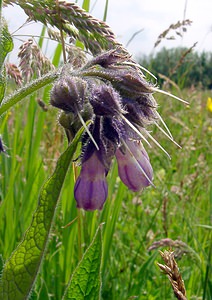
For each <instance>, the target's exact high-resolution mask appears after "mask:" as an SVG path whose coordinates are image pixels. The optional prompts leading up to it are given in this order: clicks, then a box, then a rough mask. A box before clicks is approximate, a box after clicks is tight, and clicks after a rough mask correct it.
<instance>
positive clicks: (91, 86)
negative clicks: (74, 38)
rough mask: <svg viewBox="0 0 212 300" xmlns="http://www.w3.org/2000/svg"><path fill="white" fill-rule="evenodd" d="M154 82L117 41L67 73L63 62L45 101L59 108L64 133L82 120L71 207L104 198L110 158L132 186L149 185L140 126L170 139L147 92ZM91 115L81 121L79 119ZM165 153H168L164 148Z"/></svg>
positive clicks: (97, 205)
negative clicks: (155, 128)
mask: <svg viewBox="0 0 212 300" xmlns="http://www.w3.org/2000/svg"><path fill="white" fill-rule="evenodd" d="M155 91H159V90H157V88H156V87H155V86H154V85H152V84H150V83H148V82H147V81H146V80H145V77H144V75H143V73H142V72H141V69H140V68H139V65H137V64H136V63H134V62H133V61H132V60H131V58H130V55H128V54H127V53H126V51H125V50H123V49H122V48H121V47H118V48H116V49H114V50H109V51H107V52H104V53H102V54H100V55H98V56H97V57H95V58H94V59H92V60H91V61H89V62H88V63H87V64H86V65H84V66H83V67H82V68H80V69H78V70H76V71H75V72H74V74H73V71H71V68H70V67H69V65H68V64H67V65H65V66H64V67H63V70H62V72H61V76H60V77H59V79H58V80H57V82H56V83H55V85H54V87H53V89H52V92H51V104H52V105H53V106H55V107H57V108H60V109H62V110H63V113H62V120H63V122H62V123H61V124H62V125H63V126H64V124H65V126H64V127H65V129H66V132H70V134H67V136H68V137H69V138H70V136H72V135H73V131H76V126H78V125H77V124H80V123H82V124H83V126H85V129H86V131H85V134H84V136H83V138H82V155H81V165H82V166H81V172H80V175H79V177H78V179H77V181H76V184H75V189H74V195H75V199H76V201H77V207H79V208H83V209H85V210H95V209H102V207H103V205H104V202H105V200H106V198H107V182H106V176H107V174H108V172H109V169H110V166H111V162H112V159H113V158H116V159H117V162H118V170H119V176H120V178H121V180H122V181H123V183H124V184H125V185H126V186H127V187H128V188H129V189H130V190H132V191H134V192H138V191H141V190H143V189H144V188H145V187H147V186H149V185H153V183H152V180H153V170H152V166H151V163H150V160H149V157H148V154H147V152H146V150H145V149H144V146H143V144H142V142H145V143H147V144H148V145H149V142H148V138H150V139H151V140H153V141H154V142H155V144H156V145H157V146H159V147H160V148H161V149H162V150H163V151H164V152H165V153H167V152H166V151H165V150H164V149H163V148H162V146H161V145H160V144H159V143H158V142H157V141H156V140H155V139H154V138H153V137H152V136H151V135H150V133H149V132H148V131H147V129H146V127H147V126H148V125H150V124H157V123H158V122H161V121H162V125H163V127H164V129H162V128H161V127H160V126H159V125H158V128H159V129H161V130H162V132H163V133H165V135H166V136H168V137H169V139H171V140H172V141H173V137H172V136H171V133H170V131H169V130H168V128H167V126H166V125H165V123H164V121H163V120H162V118H161V117H160V116H159V114H158V112H157V103H156V101H155V99H154V97H153V93H154V92H155ZM89 119H91V120H92V123H91V124H90V125H89V126H88V127H87V126H86V125H85V122H86V121H87V120H89ZM167 155H168V153H167Z"/></svg>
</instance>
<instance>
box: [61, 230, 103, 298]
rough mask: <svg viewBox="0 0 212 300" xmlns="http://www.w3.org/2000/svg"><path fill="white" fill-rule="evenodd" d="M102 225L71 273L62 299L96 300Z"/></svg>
mask: <svg viewBox="0 0 212 300" xmlns="http://www.w3.org/2000/svg"><path fill="white" fill-rule="evenodd" d="M101 227H102V226H101V225H100V226H99V227H98V229H97V231H96V234H95V236H94V239H93V241H92V242H91V244H90V246H89V247H88V249H87V250H86V252H85V254H84V256H83V258H82V260H81V261H80V263H79V265H78V266H77V268H76V269H75V271H74V273H73V274H72V277H71V280H70V283H69V285H68V288H67V289H66V292H65V295H64V296H63V300H67V299H72V300H74V299H75V300H85V299H87V300H97V299H100V292H101V274H100V271H101V260H102V228H101Z"/></svg>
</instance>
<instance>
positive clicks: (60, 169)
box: [0, 129, 83, 300]
mask: <svg viewBox="0 0 212 300" xmlns="http://www.w3.org/2000/svg"><path fill="white" fill-rule="evenodd" d="M82 132H83V129H81V130H80V131H79V132H78V134H77V135H76V137H75V139H74V140H73V142H72V143H71V145H70V146H69V147H68V148H67V150H66V151H65V152H64V153H63V154H62V155H61V156H60V158H59V159H58V162H57V165H56V168H55V171H54V173H53V175H52V176H51V177H50V179H49V180H47V182H46V183H45V184H44V186H43V188H42V189H41V192H40V196H39V201H38V206H37V209H36V211H35V212H34V214H33V217H32V223H31V225H30V227H29V228H28V229H27V231H26V233H25V236H24V238H23V240H22V242H21V243H20V244H19V245H18V247H17V248H16V249H15V251H14V252H13V253H12V255H11V257H10V258H9V259H8V261H6V263H5V266H4V269H3V272H2V277H1V281H0V299H4V300H9V299H15V300H23V299H27V298H28V297H29V293H30V291H31V289H32V287H33V285H34V282H35V279H36V276H37V273H38V271H39V268H40V265H41V262H42V259H43V257H44V253H45V250H46V246H47V243H48V239H49V232H50V229H51V227H52V224H53V220H54V215H55V211H56V207H57V203H58V199H59V196H60V191H61V189H62V186H63V182H64V179H65V176H66V172H67V170H68V168H69V165H70V162H71V160H72V157H73V155H74V152H75V150H76V147H77V144H78V141H79V139H80V137H81V134H82Z"/></svg>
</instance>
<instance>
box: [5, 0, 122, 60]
mask: <svg viewBox="0 0 212 300" xmlns="http://www.w3.org/2000/svg"><path fill="white" fill-rule="evenodd" d="M13 3H15V4H17V5H19V6H20V7H21V8H22V9H23V10H24V11H25V13H26V14H27V15H28V16H29V19H30V20H34V21H40V22H41V23H43V24H44V25H47V24H50V25H51V26H55V27H57V29H59V30H62V31H64V32H65V33H66V34H68V35H69V36H70V37H73V38H75V39H78V40H80V41H81V42H82V43H83V44H84V45H85V47H86V49H88V50H90V51H91V53H92V54H93V55H96V54H98V53H100V52H101V51H102V50H108V49H112V48H114V46H115V45H118V42H117V41H116V39H115V35H114V33H113V31H112V30H111V29H110V27H109V26H108V25H107V24H106V23H105V22H103V21H100V20H98V19H95V18H94V17H92V16H91V15H90V14H89V13H87V12H86V11H85V10H84V9H82V8H80V7H79V6H77V5H76V4H75V3H70V2H68V1H59V2H58V3H56V1H54V0H48V1H36V2H35V1H33V0H30V1H18V0H13V1H8V0H6V1H5V2H4V4H6V5H7V4H13ZM58 11H59V14H58Z"/></svg>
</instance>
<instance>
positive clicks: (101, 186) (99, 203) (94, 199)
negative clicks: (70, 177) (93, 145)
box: [74, 151, 108, 210]
mask: <svg viewBox="0 0 212 300" xmlns="http://www.w3.org/2000/svg"><path fill="white" fill-rule="evenodd" d="M107 194H108V187H107V182H106V170H105V167H104V165H103V164H102V162H101V161H100V160H99V158H98V156H97V153H96V151H94V153H93V154H92V155H91V156H90V157H89V158H88V159H87V160H86V161H84V162H82V168H81V172H80V175H79V177H78V178H77V181H76V184H75V188H74V196H75V199H76V201H77V207H78V208H83V209H85V210H95V209H99V210H100V209H102V207H103V205H104V202H105V200H106V198H107Z"/></svg>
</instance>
